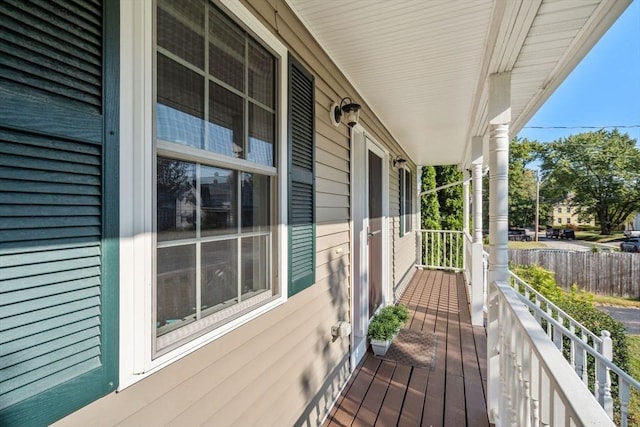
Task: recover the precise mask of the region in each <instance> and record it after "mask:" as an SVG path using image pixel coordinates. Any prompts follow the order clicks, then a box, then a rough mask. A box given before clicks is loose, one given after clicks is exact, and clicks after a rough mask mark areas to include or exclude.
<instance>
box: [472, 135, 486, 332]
mask: <svg viewBox="0 0 640 427" xmlns="http://www.w3.org/2000/svg"><path fill="white" fill-rule="evenodd" d="M483 140H484V138H483V137H481V136H474V137H473V139H472V140H471V165H472V169H471V176H472V180H473V203H472V205H473V243H472V244H471V258H472V261H471V324H472V325H474V326H483V325H484V306H485V304H486V301H485V291H486V286H487V284H486V283H485V275H484V257H483V252H484V248H483V238H482V237H483V236H482V164H483V158H482V146H483Z"/></svg>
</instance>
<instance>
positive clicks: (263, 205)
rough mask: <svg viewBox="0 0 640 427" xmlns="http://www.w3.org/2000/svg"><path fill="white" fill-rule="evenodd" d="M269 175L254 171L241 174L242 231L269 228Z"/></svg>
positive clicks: (265, 229)
mask: <svg viewBox="0 0 640 427" xmlns="http://www.w3.org/2000/svg"><path fill="white" fill-rule="evenodd" d="M270 199H271V197H270V194H269V177H268V176H264V175H258V174H255V173H243V174H242V205H241V206H242V223H241V224H242V231H243V232H250V231H267V230H268V229H269V225H270V222H269V209H270V201H271V200H270Z"/></svg>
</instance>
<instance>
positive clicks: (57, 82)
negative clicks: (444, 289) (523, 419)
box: [0, 0, 628, 426]
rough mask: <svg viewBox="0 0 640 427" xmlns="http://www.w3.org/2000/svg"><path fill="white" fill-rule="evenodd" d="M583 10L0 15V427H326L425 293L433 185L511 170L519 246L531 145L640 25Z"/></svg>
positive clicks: (227, 6)
mask: <svg viewBox="0 0 640 427" xmlns="http://www.w3.org/2000/svg"><path fill="white" fill-rule="evenodd" d="M563 5H564V3H563V2H559V1H556V0H543V1H541V2H536V3H531V2H526V1H523V2H520V1H502V0H501V1H493V0H482V1H474V2H468V3H467V2H370V3H369V2H362V1H361V2H326V3H323V2H315V1H314V2H309V1H303V0H276V1H265V0H244V1H236V0H219V1H218V0H216V1H213V2H211V1H207V0H180V1H179V0H157V1H151V0H136V1H129V0H126V1H118V0H104V1H101V0H86V1H80V2H75V1H74V2H66V1H64V2H63V1H51V2H35V1H34V2H30V1H22V0H5V1H2V2H0V13H1V14H2V26H1V27H0V40H1V41H2V55H1V56H0V149H1V153H2V154H1V157H0V159H1V161H2V164H1V165H0V179H2V185H0V212H2V217H1V218H0V236H1V238H0V425H3V426H29V425H47V424H53V423H56V422H57V421H59V422H58V423H57V424H55V425H61V426H62V425H67V426H72V425H105V426H111V425H161V424H162V425H164V424H173V425H185V426H188V425H201V424H210V425H220V426H222V425H236V426H245V425H263V426H267V425H278V426H288V425H316V424H318V423H320V422H321V421H322V420H323V419H324V417H325V416H326V414H327V413H328V411H329V410H330V409H331V407H332V404H333V402H334V401H335V399H336V397H337V396H338V394H339V392H340V390H341V389H342V388H343V387H344V386H345V384H346V383H347V381H348V379H349V377H350V373H351V372H352V370H353V368H354V366H355V364H357V363H358V362H359V361H360V360H361V358H362V355H363V354H364V352H365V351H366V348H367V341H366V338H365V334H366V327H367V324H368V320H369V318H370V316H371V315H372V314H373V312H374V311H375V310H376V309H377V308H378V307H379V306H381V305H384V304H390V303H393V302H394V300H395V296H396V295H397V294H399V293H400V292H401V291H402V289H403V287H404V286H406V284H407V283H408V281H409V279H410V278H411V276H412V274H413V272H414V271H415V268H414V266H415V264H416V258H417V250H416V248H417V240H418V236H417V234H418V233H416V230H417V229H418V224H419V221H418V218H417V211H418V208H419V206H420V203H418V200H417V197H416V193H417V191H418V189H417V188H416V183H417V182H419V179H420V175H419V168H418V167H417V165H421V164H457V165H459V166H460V167H461V168H463V170H467V169H471V170H472V176H473V179H474V182H475V183H476V184H477V183H480V180H481V177H482V169H483V153H489V152H491V153H492V155H491V156H489V155H488V154H487V155H485V159H488V160H489V161H488V165H489V167H490V168H492V170H495V171H496V174H495V175H492V183H491V198H492V199H493V200H497V201H501V202H500V203H498V202H496V203H494V204H493V205H492V206H493V208H492V209H494V211H493V212H492V215H491V217H492V218H493V221H494V222H492V223H491V225H490V226H491V227H493V226H496V227H498V228H497V229H504V230H505V231H506V229H507V226H506V225H507V224H508V218H507V215H506V212H507V210H506V208H507V206H506V199H507V198H506V194H507V192H506V189H507V180H506V172H505V171H506V170H507V169H506V166H507V163H508V141H509V140H510V136H513V135H515V134H516V133H517V131H518V130H519V129H520V128H521V127H522V126H523V125H524V124H525V123H526V122H527V121H528V120H529V119H530V118H531V117H532V116H533V114H534V113H535V111H536V110H537V108H538V107H539V106H540V105H542V103H543V102H544V101H545V100H546V99H547V98H548V97H549V96H550V95H551V93H552V92H553V90H555V88H556V87H557V86H558V85H559V84H560V83H561V81H562V80H563V79H564V78H565V77H566V76H567V75H568V74H569V72H570V71H571V70H572V69H573V67H575V65H576V64H577V63H578V62H579V61H580V59H581V58H582V57H584V55H585V54H586V53H587V51H588V50H589V49H590V48H591V47H592V46H593V45H594V44H595V42H596V41H597V40H598V38H599V37H600V36H601V35H602V34H603V33H604V32H605V31H606V30H607V28H609V27H610V26H611V25H612V23H613V22H614V21H615V19H616V18H617V17H618V16H619V14H620V13H622V11H623V10H624V8H625V7H626V6H627V5H628V2H627V1H616V2H611V1H605V0H602V1H597V0H592V1H589V2H578V3H575V4H567V5H566V7H564V6H563ZM576 10H577V11H579V13H576ZM568 20H570V25H568V24H567V22H568ZM346 97H349V98H350V99H352V100H353V101H354V102H358V103H360V104H362V109H361V111H360V118H359V122H358V123H357V124H354V123H355V119H354V120H353V121H352V124H354V126H353V127H350V126H347V125H346V122H347V120H346V118H347V113H345V114H344V115H343V117H339V116H336V115H335V114H334V112H335V105H334V103H336V104H338V105H337V106H338V111H340V110H339V107H340V106H342V105H344V104H348V103H350V101H349V100H348V99H345V98H346ZM350 120H351V119H350ZM494 154H495V155H494ZM400 157H402V158H403V159H405V160H406V162H403V163H402V164H400V163H398V164H397V163H396V162H395V161H394V159H398V158H400ZM494 176H495V177H496V179H493V177H494ZM481 187H482V186H481V185H474V188H478V189H481ZM478 191H480V190H478ZM474 194H475V195H474V197H477V196H478V194H477V193H474ZM480 196H481V193H480ZM475 200H476V201H478V200H480V199H479V198H476V199H475ZM474 207H475V210H474V219H477V218H480V220H479V221H477V220H474V225H475V226H476V227H477V228H478V230H482V228H481V227H482V223H481V215H478V212H479V211H478V210H479V209H481V203H474ZM478 234H479V235H480V240H479V241H480V242H481V233H478ZM491 239H492V242H491V244H492V245H494V244H496V245H498V244H500V245H502V246H496V247H497V248H498V249H497V250H496V251H495V252H492V257H493V256H494V254H495V255H496V258H492V259H491V260H490V262H491V263H492V270H491V274H493V275H494V276H491V277H492V280H504V279H505V273H506V272H507V263H506V249H505V250H502V249H500V248H506V239H507V236H506V233H505V235H504V236H502V235H501V234H500V233H492V234H491ZM475 261H476V262H481V261H482V257H481V256H479V257H477V258H476V260H475ZM493 267H495V268H493ZM480 308H481V305H480ZM339 322H348V323H350V325H351V327H352V329H351V330H352V332H351V334H350V335H349V336H344V337H333V336H332V326H334V325H337V324H338V323H339ZM489 356H490V357H492V354H489ZM494 373H495V372H494Z"/></svg>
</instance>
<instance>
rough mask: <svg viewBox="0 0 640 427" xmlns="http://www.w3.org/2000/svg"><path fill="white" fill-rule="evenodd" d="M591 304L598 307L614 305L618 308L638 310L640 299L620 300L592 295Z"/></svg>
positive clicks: (619, 298)
mask: <svg viewBox="0 0 640 427" xmlns="http://www.w3.org/2000/svg"><path fill="white" fill-rule="evenodd" d="M593 302H594V303H595V304H600V305H615V306H618V307H637V308H640V299H638V298H622V297H611V296H606V295H595V294H593Z"/></svg>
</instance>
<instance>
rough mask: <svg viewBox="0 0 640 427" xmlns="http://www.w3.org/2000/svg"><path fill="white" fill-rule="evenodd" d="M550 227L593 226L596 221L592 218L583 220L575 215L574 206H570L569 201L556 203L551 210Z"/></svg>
mask: <svg viewBox="0 0 640 427" xmlns="http://www.w3.org/2000/svg"><path fill="white" fill-rule="evenodd" d="M552 218H553V220H552V225H554V226H565V227H566V226H581V225H590V226H595V225H596V221H595V219H593V218H592V217H589V218H587V219H586V218H583V217H581V216H579V215H578V214H577V209H576V207H575V206H571V205H570V204H569V201H564V202H561V203H557V204H555V205H554V206H553V210H552Z"/></svg>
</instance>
